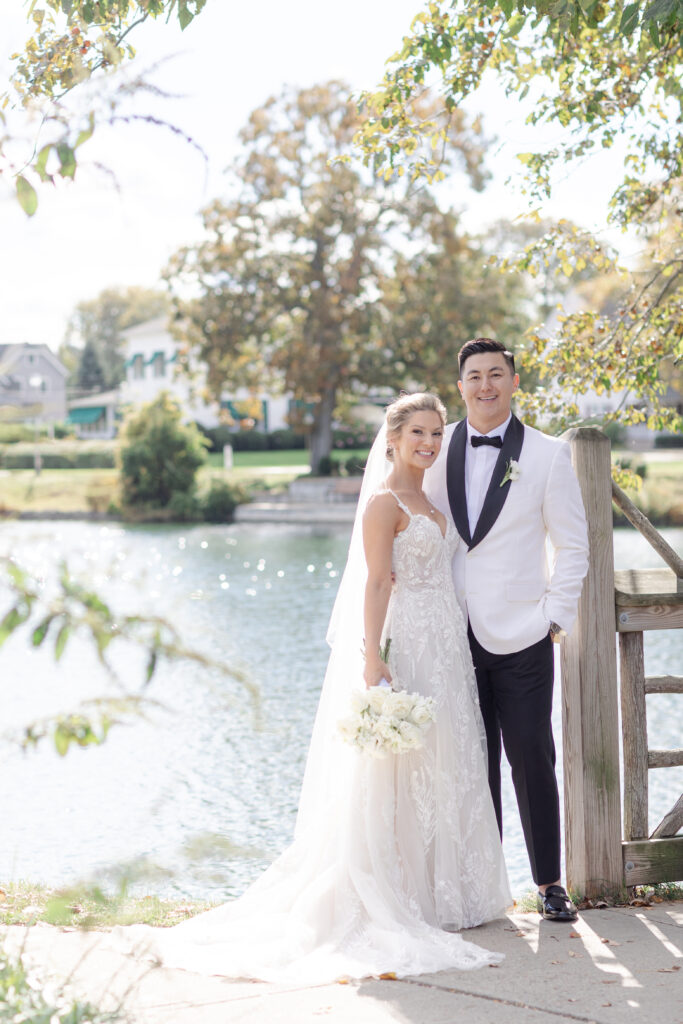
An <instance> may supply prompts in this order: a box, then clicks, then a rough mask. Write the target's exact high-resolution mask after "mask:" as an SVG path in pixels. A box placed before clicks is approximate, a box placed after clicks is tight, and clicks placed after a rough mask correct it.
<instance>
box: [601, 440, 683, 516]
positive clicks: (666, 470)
mask: <svg viewBox="0 0 683 1024" xmlns="http://www.w3.org/2000/svg"><path fill="white" fill-rule="evenodd" d="M667 456H668V453H667ZM616 457H617V458H618V459H620V460H621V461H625V460H626V459H628V460H629V461H630V463H631V465H632V466H633V468H634V469H637V467H638V466H639V465H642V466H644V468H645V479H644V480H643V482H642V485H641V488H640V490H639V491H632V490H629V491H628V492H627V493H628V496H629V497H630V498H631V500H632V501H633V502H634V503H635V504H636V505H637V506H638V508H639V509H641V511H643V512H644V513H645V515H646V516H647V517H648V519H649V520H650V521H651V522H652V523H654V524H655V526H683V457H680V456H678V455H675V456H672V457H663V453H659V452H653V453H650V452H646V453H633V452H626V453H617V456H616ZM615 522H619V523H623V522H626V520H625V519H624V517H623V516H621V514H620V513H619V514H618V516H617V517H616V518H615Z"/></svg>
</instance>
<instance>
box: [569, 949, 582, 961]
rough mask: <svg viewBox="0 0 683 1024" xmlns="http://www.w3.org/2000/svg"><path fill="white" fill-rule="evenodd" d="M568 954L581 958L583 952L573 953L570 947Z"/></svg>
mask: <svg viewBox="0 0 683 1024" xmlns="http://www.w3.org/2000/svg"><path fill="white" fill-rule="evenodd" d="M569 955H570V956H574V957H578V958H579V960H582V959H583V953H575V952H574V951H573V950H572V949H570V950H569Z"/></svg>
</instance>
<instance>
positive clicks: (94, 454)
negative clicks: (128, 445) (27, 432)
mask: <svg viewBox="0 0 683 1024" xmlns="http://www.w3.org/2000/svg"><path fill="white" fill-rule="evenodd" d="M38 451H39V452H40V458H41V463H42V466H43V469H112V468H113V467H114V466H115V465H116V458H115V451H116V449H115V446H114V445H113V444H112V443H111V442H107V441H99V442H98V441H52V442H50V441H47V442H44V443H41V444H39V445H38ZM34 459H35V445H33V444H27V443H26V442H22V441H19V442H16V443H15V444H8V445H2V446H0V466H2V468H3V469H33V465H34Z"/></svg>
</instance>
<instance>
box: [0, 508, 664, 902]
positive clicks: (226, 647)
mask: <svg viewBox="0 0 683 1024" xmlns="http://www.w3.org/2000/svg"><path fill="white" fill-rule="evenodd" d="M667 536H668V539H669V542H670V543H671V544H672V545H673V546H678V547H680V546H681V543H682V541H683V531H681V530H677V531H668V532H667ZM347 543H348V530H347V529H346V528H344V527H338V528H335V527H329V526H325V527H324V528H307V527H301V526H297V527H287V526H270V525H252V524H249V525H247V524H238V525H234V526H228V527H223V526H192V527H183V528H182V529H178V528H175V527H159V526H155V527H132V528H129V527H126V528H124V527H119V526H112V525H107V526H99V525H93V524H87V523H63V524H59V525H58V526H57V527H56V528H55V525H54V524H50V523H38V524H36V523H22V522H19V523H8V524H5V525H4V526H3V527H2V532H1V533H0V548H1V549H2V551H3V553H6V552H9V551H11V552H12V553H13V554H14V555H15V556H16V557H17V558H18V559H19V560H20V561H21V562H22V564H24V565H26V566H27V567H28V568H30V569H32V570H33V571H34V572H35V573H37V574H39V575H40V576H41V579H42V581H43V585H44V587H45V588H46V590H47V591H49V589H50V586H51V581H52V580H53V578H54V571H55V566H56V564H57V563H58V561H59V559H61V558H65V559H66V560H67V561H68V563H69V565H70V567H71V568H72V570H73V571H74V572H75V573H77V574H79V575H84V576H85V577H86V578H87V579H88V581H89V582H91V583H92V584H93V586H95V587H96V588H98V589H99V590H100V591H102V592H103V593H105V594H106V597H107V599H108V600H109V601H110V603H111V605H112V607H114V608H115V609H121V610H123V609H125V611H126V612H128V613H130V612H132V611H133V610H137V611H140V612H143V613H148V614H160V615H163V616H165V617H167V618H168V619H170V620H171V621H172V622H173V623H174V624H175V625H176V626H177V628H178V629H179V631H180V633H181V636H182V639H183V641H184V642H185V643H187V644H189V645H191V646H193V647H196V648H199V649H201V650H202V651H204V652H205V653H207V654H208V655H210V656H211V657H212V658H215V659H225V660H227V661H228V662H229V663H231V664H237V665H240V666H241V667H243V668H245V669H246V671H247V672H248V674H249V677H250V678H251V679H253V680H254V681H255V682H256V683H257V684H258V685H259V687H260V691H261V702H260V707H259V709H258V714H255V712H254V708H253V705H252V704H251V702H250V701H249V699H248V698H247V696H246V694H245V692H244V691H243V690H242V689H241V688H240V685H239V684H238V683H237V682H236V681H235V680H232V679H230V678H228V677H226V676H224V675H222V674H221V673H218V672H216V671H207V670H206V669H202V668H200V667H198V666H197V665H194V664H190V663H177V664H172V665H165V666H162V668H161V669H160V670H159V672H158V675H157V677H155V680H154V682H153V684H152V686H151V687H150V691H149V692H150V696H152V697H154V698H155V699H156V700H158V701H159V702H160V704H161V705H162V706H161V707H159V708H156V709H154V710H151V711H150V713H149V719H148V720H146V721H138V722H136V723H133V724H130V725H127V726H125V727H122V728H118V729H115V730H114V731H113V732H112V734H111V736H110V738H109V740H108V741H107V743H106V744H105V745H104V746H103V747H102V748H100V749H89V750H87V751H81V750H74V751H73V752H72V753H70V754H69V756H68V757H67V758H66V759H65V760H63V761H62V760H60V759H58V758H57V757H56V755H55V754H53V752H52V751H51V750H50V749H48V748H45V749H43V750H38V751H37V752H35V753H30V754H28V755H22V754H21V753H19V752H18V751H17V750H16V749H15V748H13V747H11V746H7V745H5V746H3V747H2V748H0V757H1V761H0V770H1V771H2V775H3V786H2V788H1V792H0V816H1V818H2V820H3V822H4V823H5V824H6V826H7V828H6V831H5V837H6V838H5V842H4V843H3V844H2V847H1V848H0V880H3V881H11V880H13V879H30V880H39V881H44V882H49V883H62V882H68V881H73V880H77V879H82V878H84V877H87V878H91V879H94V880H96V881H98V882H101V883H107V882H112V883H113V882H115V881H116V880H117V879H118V878H120V877H121V876H122V875H124V876H126V877H128V878H133V879H136V878H137V879H138V881H137V885H138V886H139V887H140V888H141V889H142V890H145V891H146V890H148V889H153V890H154V891H157V892H160V893H166V894H173V893H175V894H183V895H184V896H188V897H197V898H200V897H201V898H213V899H220V898H223V897H224V896H228V895H234V894H237V893H239V892H241V891H243V889H244V888H245V887H246V885H247V884H248V883H249V881H250V880H251V879H253V878H254V877H255V876H256V875H258V874H259V872H260V871H261V870H262V869H263V867H264V866H265V865H267V863H268V862H269V861H270V860H271V859H272V858H273V857H274V856H275V855H276V854H277V853H278V852H279V851H280V850H281V849H282V848H283V847H284V846H285V845H286V843H287V842H288V840H289V838H290V836H291V833H292V829H293V824H294V817H295V813H296V802H297V797H298V790H299V785H300V780H301V776H302V772H303V766H304V761H305V756H306V749H307V743H308V737H309V735H310V729H311V724H312V720H313V716H314V714H315V708H316V703H317V696H318V692H319V687H320V683H321V680H322V675H323V672H324V667H325V662H326V658H327V647H326V644H325V640H324V635H325V629H326V625H327V619H328V617H329V612H330V609H331V606H332V601H333V599H334V594H335V592H336V587H337V584H338V579H339V575H340V574H341V572H342V571H343V567H344V559H345V555H346V545H347ZM615 552H616V560H617V564H618V565H619V566H621V567H627V566H632V567H638V566H641V567H645V566H647V565H657V564H658V562H657V556H656V555H655V554H654V552H652V551H651V549H650V548H649V547H648V546H647V544H646V543H645V542H644V541H642V538H640V536H639V535H637V534H636V533H635V532H634V531H629V532H626V531H622V532H621V533H618V534H616V536H615ZM0 611H1V610H0ZM681 649H682V641H681V635H680V632H676V631H669V632H662V633H658V634H650V635H649V636H648V638H647V643H646V670H647V672H648V674H651V675H655V674H665V673H667V672H671V673H675V672H677V671H678V668H677V666H678V663H679V661H680V655H681ZM116 665H117V668H118V670H119V672H120V674H121V675H122V677H124V678H125V679H127V680H130V681H132V682H133V683H134V684H137V682H138V681H139V679H140V678H141V677H142V663H141V660H140V658H139V656H138V655H136V654H134V653H132V652H130V651H128V652H122V653H120V654H119V655H118V656H117V658H116ZM2 668H3V679H4V686H3V698H4V699H3V728H4V729H9V728H17V727H18V726H20V725H21V724H22V723H25V722H27V721H29V720H31V719H33V718H35V717H37V716H42V715H44V714H46V713H49V712H54V711H56V710H60V709H67V708H71V707H73V706H74V704H75V703H76V702H77V701H78V700H81V699H86V698H88V697H91V696H93V695H95V694H100V693H102V692H103V691H104V689H105V686H106V685H107V680H106V677H105V675H104V674H103V672H102V669H101V667H100V666H99V664H98V663H97V659H96V657H95V656H94V654H93V652H92V651H90V650H89V648H88V647H87V646H86V645H85V644H83V643H78V642H74V645H73V646H72V647H71V648H67V652H66V654H65V656H64V658H63V660H62V662H61V663H60V665H59V666H55V664H54V661H53V658H52V655H51V653H50V652H49V651H42V650H38V651H33V650H28V649H27V647H26V645H25V643H23V642H22V643H20V642H19V641H18V639H16V638H15V639H13V640H12V641H10V642H8V644H7V645H6V647H5V648H3V652H2ZM676 700H678V701H680V698H679V697H676V696H675V695H666V696H657V697H650V698H648V714H649V726H650V744H651V745H652V746H661V747H664V746H672V747H674V746H678V745H679V739H680V737H679V729H678V726H677V724H676V723H677V722H679V721H680V708H679V709H678V712H679V713H677V712H676V709H675V708H674V703H673V702H674V701H676ZM556 705H557V708H556V714H557V722H556V735H557V736H558V737H559V734H560V728H559V695H558V699H557V700H556ZM650 783H651V786H650V803H651V818H652V824H653V826H654V824H656V823H657V821H659V819H660V818H661V816H662V815H663V814H664V813H665V812H666V811H667V810H668V809H669V807H670V805H671V804H672V803H673V801H674V799H675V797H676V796H677V795H678V793H679V792H680V790H681V789H682V788H683V785H682V783H683V770H681V769H669V770H666V771H664V770H662V771H660V772H652V773H650ZM505 800H506V808H505V819H506V836H505V850H506V858H507V861H508V865H509V869H510V874H511V881H512V884H513V889H515V890H517V891H519V890H520V889H523V888H526V887H527V886H528V885H529V883H530V879H529V873H528V865H527V860H526V853H525V851H524V848H523V842H522V839H521V832H520V828H519V819H518V815H517V812H516V809H515V807H514V795H513V793H512V789H511V786H510V784H509V780H508V782H507V783H506V793H505Z"/></svg>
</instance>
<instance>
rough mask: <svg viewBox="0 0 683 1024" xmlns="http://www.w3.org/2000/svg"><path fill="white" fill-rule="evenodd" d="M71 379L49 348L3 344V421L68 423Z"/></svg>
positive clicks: (0, 358)
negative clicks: (69, 383)
mask: <svg viewBox="0 0 683 1024" xmlns="http://www.w3.org/2000/svg"><path fill="white" fill-rule="evenodd" d="M67 376H68V370H67V369H66V367H65V366H63V365H62V363H61V362H60V361H59V359H58V358H57V356H56V355H55V354H54V353H53V352H52V351H51V350H50V349H49V348H48V346H47V345H29V344H19V345H0V419H3V420H6V421H7V420H13V421H14V422H22V421H36V420H39V421H42V422H43V423H46V422H47V423H54V422H57V421H60V420H64V419H65V418H66V378H67Z"/></svg>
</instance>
